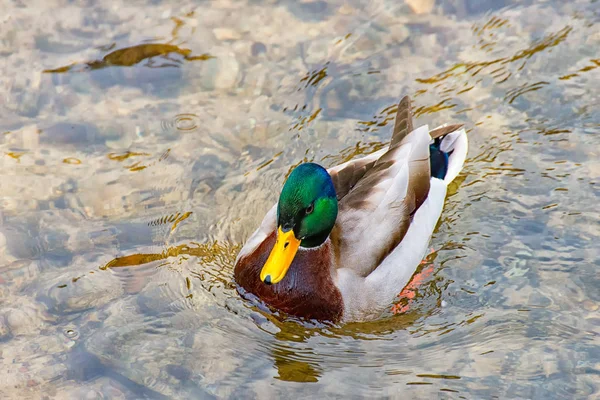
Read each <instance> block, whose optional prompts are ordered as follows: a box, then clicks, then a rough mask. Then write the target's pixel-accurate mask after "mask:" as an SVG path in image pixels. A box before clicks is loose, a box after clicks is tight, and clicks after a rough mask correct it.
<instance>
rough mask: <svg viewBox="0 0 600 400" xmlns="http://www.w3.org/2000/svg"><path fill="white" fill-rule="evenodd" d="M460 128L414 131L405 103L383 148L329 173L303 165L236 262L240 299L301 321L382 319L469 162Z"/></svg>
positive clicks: (424, 246) (403, 100)
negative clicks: (449, 191) (243, 297)
mask: <svg viewBox="0 0 600 400" xmlns="http://www.w3.org/2000/svg"><path fill="white" fill-rule="evenodd" d="M461 128H462V125H449V126H442V127H439V128H436V129H434V130H432V131H430V130H429V129H428V127H427V125H424V126H421V127H419V128H417V129H414V130H413V125H412V115H411V105H410V99H409V98H408V97H404V98H403V99H402V100H401V101H400V104H399V105H398V113H397V114H396V121H395V125H394V131H393V135H392V140H391V143H390V146H389V148H385V149H382V150H380V151H377V152H375V153H372V154H371V155H368V156H366V157H364V158H360V159H357V160H352V161H348V162H346V163H344V164H341V165H338V166H336V167H333V168H330V169H328V170H327V169H325V168H323V167H321V166H319V165H317V164H314V163H304V164H300V165H299V166H298V167H296V168H295V169H294V170H293V171H292V172H291V174H290V175H289V177H288V179H287V181H286V182H285V184H284V186H283V189H282V190H281V194H280V196H279V201H278V203H277V204H276V205H275V206H273V208H272V209H271V210H270V211H269V212H268V213H267V215H266V216H265V218H264V219H263V221H262V224H261V226H260V227H259V228H258V229H257V230H256V232H254V234H253V235H252V236H251V237H250V239H249V240H248V241H247V242H246V244H245V245H244V247H243V248H242V250H241V251H240V253H239V255H238V256H237V260H236V263H235V273H234V274H235V281H236V282H237V284H238V289H239V291H240V292H241V293H242V294H246V293H251V294H254V295H256V296H258V297H259V298H260V299H262V300H263V301H264V302H266V303H267V304H269V305H271V306H272V307H275V308H277V309H279V310H281V311H284V312H286V313H288V314H291V315H295V316H299V317H305V318H313V319H317V320H328V321H333V322H337V321H340V320H344V321H356V320H365V319H370V318H373V317H377V316H378V315H380V313H381V311H382V310H383V309H384V308H385V307H389V305H390V304H391V303H392V302H393V300H394V298H395V297H396V296H397V294H398V293H399V292H400V291H401V290H402V289H403V288H404V286H406V284H407V283H408V282H409V280H410V278H411V276H412V275H413V273H414V272H415V270H416V268H417V266H418V265H419V263H420V262H421V260H422V259H423V257H424V255H425V252H426V250H427V248H428V244H429V240H430V238H431V235H432V233H433V230H434V228H435V226H436V223H437V221H438V219H439V217H440V214H441V212H442V208H443V206H444V200H445V197H446V188H447V186H448V184H449V183H450V182H452V180H453V179H454V178H455V177H456V176H457V175H458V173H459V172H460V170H461V169H462V167H463V163H464V161H465V157H466V154H467V147H468V141H467V135H466V133H465V131H464V129H461Z"/></svg>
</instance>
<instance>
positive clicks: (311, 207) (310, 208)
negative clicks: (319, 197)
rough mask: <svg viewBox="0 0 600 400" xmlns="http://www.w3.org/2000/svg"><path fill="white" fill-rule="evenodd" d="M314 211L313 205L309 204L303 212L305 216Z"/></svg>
mask: <svg viewBox="0 0 600 400" xmlns="http://www.w3.org/2000/svg"><path fill="white" fill-rule="evenodd" d="M314 209H315V204H314V203H311V204H310V206H308V207H306V210H304V212H305V213H306V215H308V214H310V213H312V212H313V211H314Z"/></svg>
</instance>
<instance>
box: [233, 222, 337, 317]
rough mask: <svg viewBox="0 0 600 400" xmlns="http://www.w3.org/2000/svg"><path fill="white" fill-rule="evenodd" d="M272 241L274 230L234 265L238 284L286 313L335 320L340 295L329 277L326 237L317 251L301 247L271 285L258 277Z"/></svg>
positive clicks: (328, 251)
mask: <svg viewBox="0 0 600 400" xmlns="http://www.w3.org/2000/svg"><path fill="white" fill-rule="evenodd" d="M274 244H275V233H274V232H273V233H272V234H271V235H269V237H267V239H266V240H265V241H264V242H263V243H261V244H260V246H258V248H257V249H256V250H255V251H254V252H253V253H251V254H249V255H247V256H245V257H242V258H241V259H240V260H239V261H238V263H237V264H236V265H235V271H234V277H235V281H236V282H237V284H238V285H239V286H241V287H242V288H244V290H245V291H247V292H250V293H252V294H254V295H255V296H257V297H259V298H260V299H261V300H262V301H264V302H265V303H267V304H269V305H270V306H272V307H275V308H277V309H278V310H281V311H283V312H285V313H288V314H291V315H295V316H297V317H303V318H311V319H317V320H321V321H337V320H339V319H340V318H341V316H342V312H343V308H344V307H343V300H342V295H341V293H340V291H339V290H338V288H337V287H336V286H335V284H334V283H333V279H332V278H331V272H330V265H331V254H332V252H331V247H330V242H329V240H328V241H327V242H325V244H324V245H323V246H321V247H320V248H318V249H316V250H303V249H300V250H299V251H298V253H296V256H295V257H294V261H292V264H291V266H290V268H289V270H288V272H287V274H286V276H285V277H284V278H283V279H282V280H281V281H280V282H278V283H276V284H274V285H267V284H265V283H264V282H262V281H261V280H260V271H261V269H262V267H263V265H264V263H265V262H266V260H267V257H268V256H269V253H270V252H271V249H272V248H273V245H274Z"/></svg>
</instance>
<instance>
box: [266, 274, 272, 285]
mask: <svg viewBox="0 0 600 400" xmlns="http://www.w3.org/2000/svg"><path fill="white" fill-rule="evenodd" d="M265 283H266V284H267V285H270V284H271V275H267V276H265Z"/></svg>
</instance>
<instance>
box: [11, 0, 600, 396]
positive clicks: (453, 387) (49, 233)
mask: <svg viewBox="0 0 600 400" xmlns="http://www.w3.org/2000/svg"><path fill="white" fill-rule="evenodd" d="M408 3H410V4H411V5H412V8H411V6H409V5H408V4H404V3H403V2H399V1H391V0H371V1H362V0H360V1H359V0H351V1H341V0H340V1H337V0H329V1H301V2H297V1H291V0H290V1H235V2H234V1H218V2H200V1H198V2H193V1H185V0H184V1H181V2H178V4H177V5H176V6H175V5H173V4H171V3H169V2H164V1H148V2H144V1H138V2H134V3H132V4H130V3H125V2H124V1H120V0H110V1H104V2H87V1H59V0H55V1H47V2H33V3H32V2H26V3H23V2H20V1H16V0H15V1H10V0H9V1H5V4H4V6H3V15H2V17H0V55H1V56H2V69H1V70H2V74H1V75H0V90H1V93H2V97H1V102H0V191H1V193H2V197H1V202H0V299H1V303H0V371H2V373H1V374H0V395H1V397H2V398H19V399H23V398H61V399H63V398H77V399H79V398H123V399H138V398H202V399H204V398H277V397H283V396H292V397H295V398H296V397H302V398H304V397H315V396H318V397H319V398H327V397H331V398H339V397H343V398H365V397H373V398H381V397H382V396H389V397H393V398H448V399H458V398H465V399H482V398H486V399H488V398H501V399H508V398H515V399H523V398H534V399H575V398H577V399H579V398H582V399H583V398H597V397H598V396H599V393H600V388H599V386H600V385H599V382H600V379H599V375H600V315H599V312H598V308H599V306H600V294H599V293H600V275H599V272H598V271H599V266H600V263H599V261H598V260H599V259H600V257H599V256H600V251H599V250H598V249H599V247H598V245H597V243H598V242H599V240H600V228H599V225H598V212H597V210H596V208H597V207H596V206H597V203H598V199H599V194H600V189H599V187H600V183H599V182H600V161H599V156H600V153H599V149H600V139H599V133H600V114H599V113H598V105H599V104H600V94H599V93H600V92H599V91H598V90H597V87H598V82H599V81H600V59H599V58H598V57H599V56H598V51H597V50H598V48H600V31H599V30H598V28H597V26H598V23H599V22H600V7H599V3H598V2H597V1H595V0H591V1H590V0H574V1H569V2H563V1H559V0H552V1H539V2H536V1H528V0H523V1H517V0H514V1H511V0H503V1H471V0H447V1H441V0H440V1H437V2H429V1H425V0H423V1H413V0H411V1H410V2H408ZM427 3H433V4H432V5H433V8H431V9H429V7H427V5H428V4H427ZM415 11H417V12H418V13H415ZM405 94H409V95H411V96H412V97H413V100H414V105H415V112H416V115H417V123H418V124H419V125H420V124H429V125H430V126H436V125H439V124H442V123H445V122H460V123H464V124H465V126H466V128H467V129H468V135H469V140H470V150H469V155H468V160H467V163H466V165H465V168H464V170H463V172H462V173H461V175H460V176H459V178H458V179H457V180H456V181H455V183H453V184H452V186H451V188H450V192H449V195H448V199H447V202H446V208H445V211H444V213H443V214H442V218H441V221H440V224H439V227H438V229H437V231H436V233H435V235H434V237H433V239H432V242H431V245H432V247H433V250H434V252H433V253H432V254H431V255H430V256H429V257H428V258H427V260H426V265H425V266H424V267H425V268H428V271H431V273H429V274H428V275H426V278H425V281H424V282H423V284H422V285H421V286H420V287H419V288H418V290H417V291H416V293H415V296H414V297H413V299H412V300H410V301H408V299H399V300H398V306H397V307H396V309H402V310H403V311H404V312H402V313H399V314H396V315H394V314H393V313H392V312H391V311H390V312H388V313H386V314H385V315H382V317H381V319H380V320H378V321H375V322H370V323H354V324H348V325H339V326H330V325H319V324H307V323H302V322H299V321H296V320H294V319H289V318H285V316H281V315H276V314H272V313H271V312H269V311H268V310H266V309H264V308H263V307H260V306H259V305H256V304H253V303H250V302H247V301H245V300H242V299H240V297H239V296H238V295H237V293H236V291H235V285H234V283H233V262H234V260H235V256H236V254H237V252H238V251H239V249H240V248H241V246H242V245H243V243H244V241H245V240H246V239H247V238H248V236H249V235H250V234H251V232H252V231H253V230H254V229H255V228H256V227H257V225H258V224H259V222H260V220H261V219H262V216H263V215H264V214H265V212H266V211H267V210H268V209H269V208H270V207H271V205H272V204H273V202H274V201H276V197H277V194H278V191H279V189H280V187H281V185H282V183H283V181H284V179H285V176H286V175H287V174H288V173H289V171H290V168H291V167H292V166H294V165H297V164H298V163H300V162H302V161H315V162H319V163H321V164H323V165H325V166H332V165H335V164H338V163H340V162H343V161H345V160H349V159H352V158H354V157H358V156H360V155H364V154H369V153H371V152H373V151H376V150H378V149H379V148H381V147H382V146H384V145H385V144H386V143H387V142H388V140H389V137H390V130H391V125H392V124H391V122H392V119H393V116H394V113H395V104H396V103H397V102H398V100H399V99H400V98H401V96H403V95H405ZM405 306H408V307H405ZM392 307H393V305H392V304H390V310H391V309H392Z"/></svg>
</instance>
